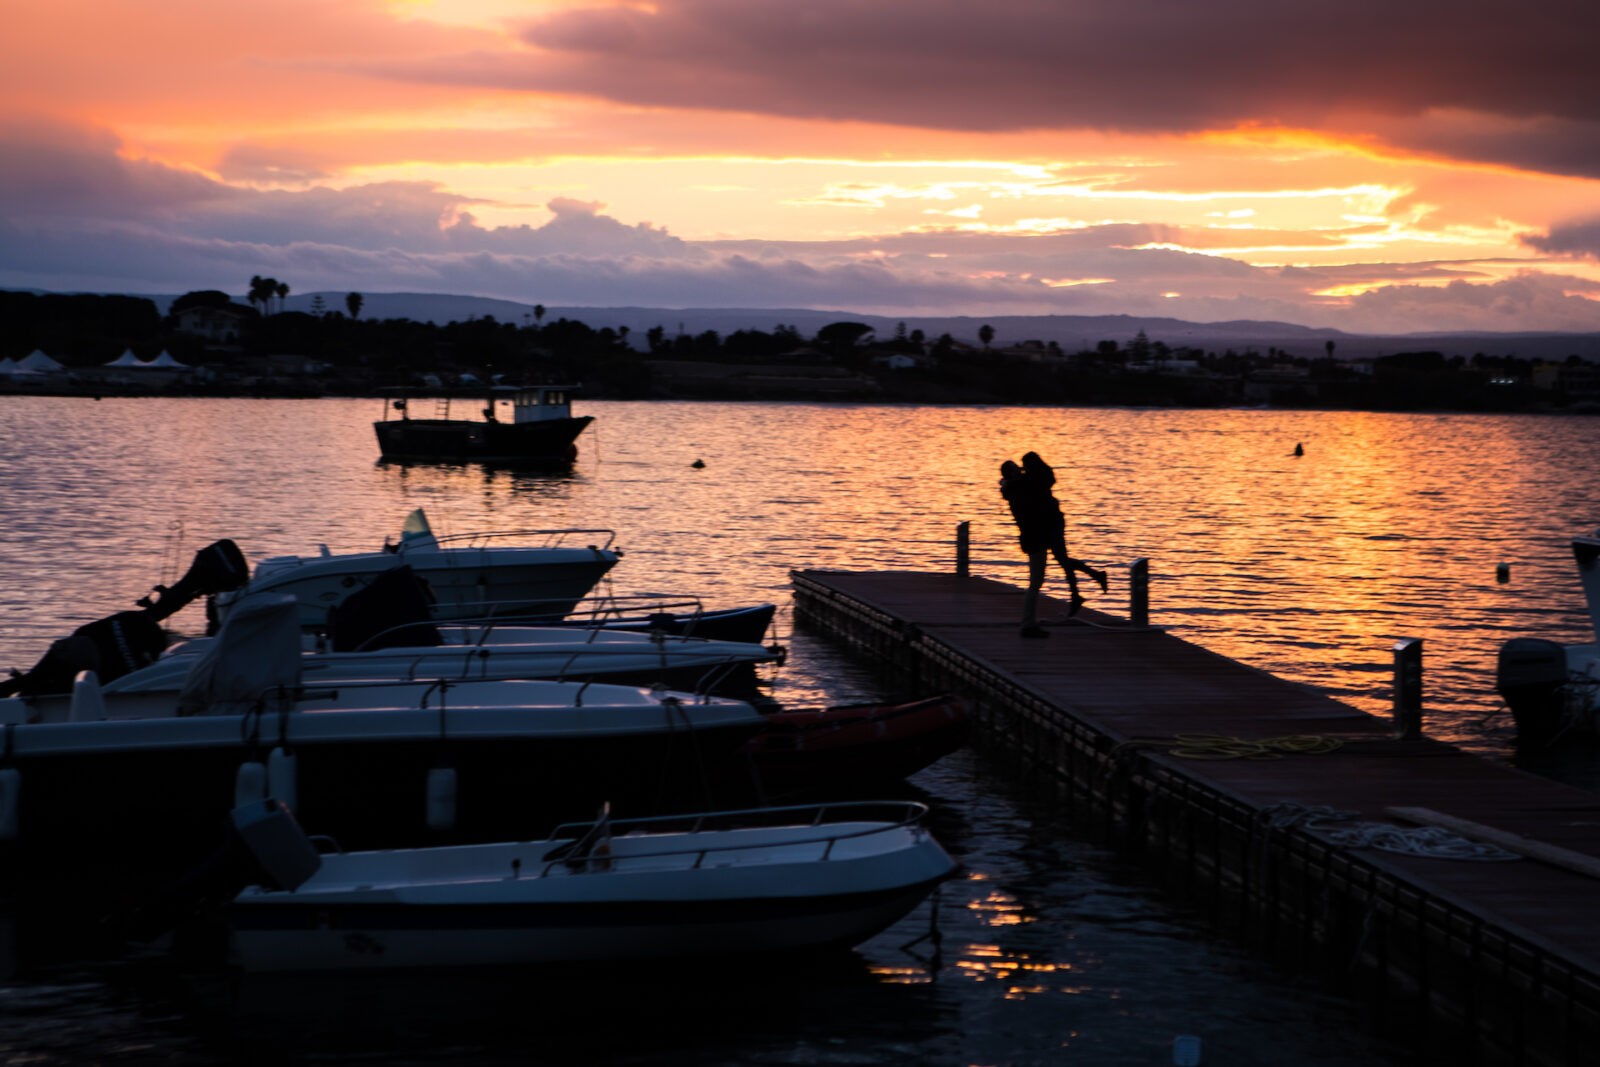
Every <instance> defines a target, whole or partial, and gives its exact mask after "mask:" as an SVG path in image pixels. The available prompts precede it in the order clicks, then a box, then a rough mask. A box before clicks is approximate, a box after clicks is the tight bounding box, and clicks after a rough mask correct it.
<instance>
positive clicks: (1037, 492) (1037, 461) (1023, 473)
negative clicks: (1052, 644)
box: [1000, 452, 1106, 637]
mask: <svg viewBox="0 0 1600 1067" xmlns="http://www.w3.org/2000/svg"><path fill="white" fill-rule="evenodd" d="M1055 484H1056V472H1055V471H1054V470H1052V469H1051V468H1050V464H1048V463H1046V462H1045V461H1044V460H1043V459H1041V458H1040V457H1039V453H1037V452H1029V453H1027V454H1026V455H1024V456H1023V457H1022V463H1021V464H1020V465H1018V464H1016V463H1014V462H1012V461H1011V460H1009V459H1008V460H1006V461H1005V462H1004V463H1002V464H1000V495H1001V496H1003V497H1005V499H1006V503H1007V504H1009V505H1011V517H1012V518H1014V519H1016V521H1017V530H1018V532H1019V533H1020V534H1021V537H1020V538H1019V541H1020V543H1021V545H1022V551H1023V552H1025V553H1026V554H1027V556H1028V591H1027V594H1026V595H1025V596H1024V597H1023V601H1022V636H1023V637H1049V636H1050V633H1049V631H1047V630H1045V629H1044V627H1042V626H1040V625H1039V590H1040V589H1042V588H1044V574H1045V568H1046V567H1047V566H1048V565H1049V557H1051V556H1054V557H1055V558H1056V562H1057V563H1060V564H1061V569H1062V570H1063V571H1065V572H1066V575H1067V585H1068V587H1069V588H1070V589H1071V590H1072V604H1071V606H1070V607H1068V608H1067V615H1069V616H1071V615H1076V614H1077V613H1078V609H1079V608H1081V607H1083V594H1081V593H1079V592H1078V572H1079V571H1082V572H1083V573H1084V574H1086V575H1088V576H1089V577H1090V578H1092V579H1093V580H1094V581H1095V582H1096V583H1097V584H1098V585H1099V586H1100V591H1101V592H1102V593H1103V592H1105V590H1106V572H1105V571H1103V570H1096V569H1095V568H1094V567H1091V566H1089V564H1087V563H1085V562H1084V561H1083V560H1081V559H1075V558H1074V557H1072V556H1070V555H1068V554H1067V520H1066V517H1065V516H1063V515H1062V514H1061V503H1060V501H1058V500H1056V495H1055V491H1054V489H1055Z"/></svg>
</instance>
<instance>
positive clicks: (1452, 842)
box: [1260, 804, 1522, 863]
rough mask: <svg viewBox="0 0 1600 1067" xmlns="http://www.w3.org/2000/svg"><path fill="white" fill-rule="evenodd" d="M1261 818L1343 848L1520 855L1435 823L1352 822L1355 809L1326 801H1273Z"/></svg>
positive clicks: (1432, 855) (1480, 858)
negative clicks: (1329, 803)
mask: <svg viewBox="0 0 1600 1067" xmlns="http://www.w3.org/2000/svg"><path fill="white" fill-rule="evenodd" d="M1260 814H1261V818H1262V820H1263V821H1265V822H1266V823H1267V824H1268V825H1269V826H1271V827H1272V828H1273V829H1275V830H1289V829H1293V828H1294V827H1297V826H1298V827H1300V828H1302V829H1304V830H1307V831H1309V832H1311V833H1314V834H1318V835H1320V836H1322V837H1325V838H1327V839H1328V840H1329V841H1331V842H1332V843H1334V844H1336V845H1343V846H1344V847H1345V848H1376V849H1380V850H1381V851H1384V852H1397V853H1400V854H1402V855H1407V856H1425V857H1427V858H1429V859H1441V860H1473V861H1477V862H1483V863H1503V862H1505V861H1507V860H1516V859H1521V858H1522V857H1521V856H1519V855H1517V854H1516V853H1515V852H1511V851H1508V850H1506V849H1503V848H1501V847H1499V846H1498V845H1491V844H1487V843H1485V842H1481V841H1472V840H1470V839H1468V838H1465V837H1462V836H1461V835H1460V834H1456V833H1451V832H1450V831H1449V830H1446V829H1443V828H1442V827H1438V826H1414V827H1406V826H1396V825H1394V824H1393V823H1386V822H1355V821H1354V820H1355V818H1356V815H1357V813H1356V812H1353V811H1340V810H1338V809H1337V808H1330V807H1327V806H1326V805H1309V806H1308V805H1302V804H1274V805H1272V806H1271V807H1267V808H1262V809H1261V813H1260Z"/></svg>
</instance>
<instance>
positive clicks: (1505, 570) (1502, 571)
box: [1494, 563, 1511, 582]
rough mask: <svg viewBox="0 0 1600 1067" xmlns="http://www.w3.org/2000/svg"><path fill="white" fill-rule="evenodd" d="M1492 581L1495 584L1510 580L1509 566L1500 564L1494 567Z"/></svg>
mask: <svg viewBox="0 0 1600 1067" xmlns="http://www.w3.org/2000/svg"><path fill="white" fill-rule="evenodd" d="M1494 580H1495V581H1497V582H1509V581H1510V580H1511V564H1509V563H1502V564H1500V565H1499V566H1498V567H1496V568H1495V569H1494Z"/></svg>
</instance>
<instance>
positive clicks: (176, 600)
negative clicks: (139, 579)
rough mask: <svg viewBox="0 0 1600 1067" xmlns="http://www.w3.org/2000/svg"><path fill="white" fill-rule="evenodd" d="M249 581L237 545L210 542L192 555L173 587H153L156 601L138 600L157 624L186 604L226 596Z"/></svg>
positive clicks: (223, 540) (246, 569) (247, 566)
mask: <svg viewBox="0 0 1600 1067" xmlns="http://www.w3.org/2000/svg"><path fill="white" fill-rule="evenodd" d="M249 580H250V564H249V563H247V562H246V561H245V558H244V553H243V552H240V551H239V546H238V545H236V544H234V543H233V542H232V541H230V540H228V539H227V538H223V539H222V540H221V541H214V542H212V543H211V544H209V545H207V546H206V547H205V548H202V549H201V550H200V551H198V552H196V553H195V554H194V562H193V563H191V564H189V569H188V571H186V572H185V573H184V575H183V577H182V578H179V579H178V581H177V582H176V584H174V585H172V586H171V587H170V588H169V587H167V586H164V585H158V586H156V588H155V593H156V596H157V597H159V599H157V600H155V601H152V600H151V599H150V598H149V597H145V598H144V599H143V600H140V601H139V606H140V607H142V608H144V609H145V610H146V611H147V612H149V613H150V614H151V615H152V616H154V617H155V620H156V621H157V622H160V621H161V620H162V619H165V618H167V617H169V616H171V615H176V614H177V613H178V612H179V611H181V610H182V609H183V608H185V607H187V606H188V605H189V604H190V603H192V602H193V601H195V600H196V599H198V598H200V597H203V596H213V595H215V594H217V593H227V592H231V591H232V590H234V589H238V588H239V587H240V586H242V585H244V583H245V582H248V581H249Z"/></svg>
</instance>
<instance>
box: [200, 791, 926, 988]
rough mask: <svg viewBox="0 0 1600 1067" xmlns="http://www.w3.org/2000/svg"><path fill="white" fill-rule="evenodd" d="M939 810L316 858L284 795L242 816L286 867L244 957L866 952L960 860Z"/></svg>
mask: <svg viewBox="0 0 1600 1067" xmlns="http://www.w3.org/2000/svg"><path fill="white" fill-rule="evenodd" d="M926 813H927V809H926V808H925V807H924V806H923V805H921V804H917V803H913V802H881V801H880V802H857V803H847V804H834V805H825V806H808V807H799V808H767V809H759V810H745V811H732V812H713V813H707V814H697V815H687V816H678V817H655V818H645V819H629V820H621V819H615V820H614V819H611V818H610V817H609V816H602V818H600V819H598V820H595V821H593V822H589V823H579V824H573V825H568V826H563V827H560V828H558V829H557V830H556V831H555V832H554V833H552V834H551V835H550V836H549V837H548V838H545V839H543V840H537V841H519V842H504V843H496V844H482V845H470V846H456V847H443V848H419V849H400V850H393V851H378V852H336V853H330V854H325V855H314V854H310V853H309V852H308V846H307V845H306V844H304V843H303V841H299V840H296V838H295V836H294V835H295V831H294V830H293V829H290V830H285V829H284V828H283V825H282V821H283V819H284V813H283V811H282V810H281V809H279V808H276V807H275V806H274V805H273V803H272V801H270V800H268V801H264V802H260V803H258V804H256V805H255V806H253V807H250V808H246V809H244V810H243V811H242V812H240V813H238V814H237V816H236V818H237V821H238V825H239V826H240V830H241V834H242V836H244V837H245V838H246V839H247V840H249V839H251V838H255V839H258V840H260V841H261V842H263V843H264V844H263V846H261V847H260V851H259V853H258V854H260V855H263V857H264V859H266V863H265V865H266V866H267V868H268V869H269V870H270V871H277V872H283V873H281V874H280V875H278V876H277V877H275V878H273V879H272V880H270V881H268V882H267V883H266V884H262V885H255V886H251V887H248V888H246V889H245V890H244V891H243V892H241V893H240V894H239V895H238V896H237V897H236V898H235V899H234V901H233V903H232V905H231V907H230V908H229V925H230V927H231V931H232V954H233V959H234V962H235V963H237V964H238V965H239V966H240V967H242V968H243V969H245V970H246V971H257V972H267V971H326V970H378V969H396V968H408V967H461V966H475V965H504V964H564V963H588V962H625V961H631V960H646V959H661V958H672V957H693V956H719V955H728V954H745V955H748V954H751V953H772V952H797V951H818V950H824V949H836V948H841V947H849V946H853V945H856V944H859V943H860V942H862V941H864V940H866V939H867V938H869V937H871V936H873V935H874V934H876V933H878V932H879V931H881V930H883V929H885V928H887V927H888V926H890V925H891V924H893V923H894V922H896V921H898V920H899V919H901V918H902V917H904V916H905V915H907V914H908V913H910V912H911V911H912V909H914V908H915V907H916V906H917V905H918V904H920V903H921V902H922V901H923V900H924V899H925V898H926V897H927V896H928V894H929V893H930V892H931V891H932V890H933V888H934V887H935V886H937V885H938V884H939V883H940V882H941V881H943V880H945V879H946V878H948V877H949V876H950V875H951V874H952V873H953V872H954V871H955V863H954V862H953V861H952V860H951V859H950V857H949V855H948V854H947V853H946V852H945V851H944V849H943V848H942V847H940V845H939V843H938V842H937V841H936V840H935V839H934V838H933V836H932V835H931V834H930V833H929V832H928V831H927V829H926V828H925V827H924V825H923V819H924V816H925V815H926ZM275 823H276V825H275Z"/></svg>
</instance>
